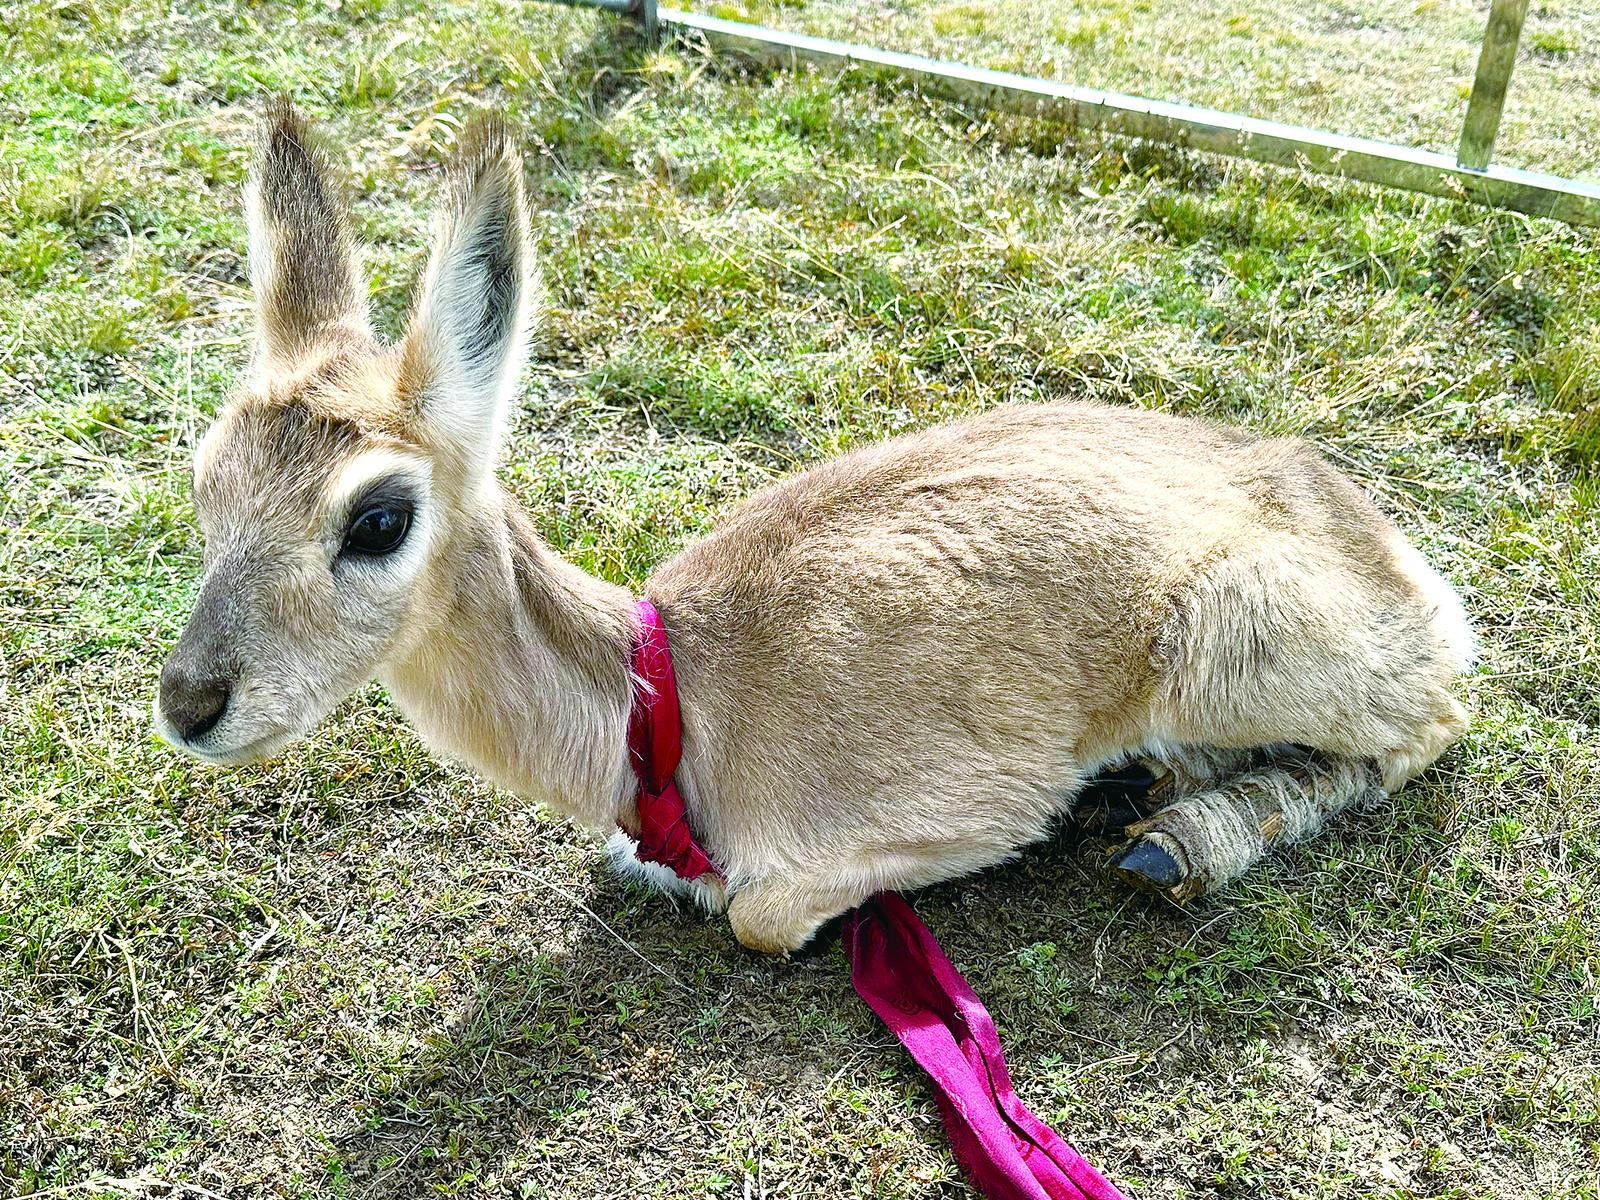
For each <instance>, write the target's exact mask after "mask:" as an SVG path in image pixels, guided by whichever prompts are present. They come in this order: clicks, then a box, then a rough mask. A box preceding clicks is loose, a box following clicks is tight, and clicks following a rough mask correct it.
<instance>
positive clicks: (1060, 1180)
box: [840, 892, 1126, 1200]
mask: <svg viewBox="0 0 1600 1200" xmlns="http://www.w3.org/2000/svg"><path fill="white" fill-rule="evenodd" d="M840 940H841V941H842V942H843V943H844V952H845V955H846V957H848V958H849V960H850V979H851V982H852V983H854V984H855V987H856V991H857V992H859V993H860V994H861V998H862V999H863V1000H865V1001H866V1002H867V1004H868V1006H869V1007H870V1008H871V1009H872V1011H873V1012H875V1013H877V1014H878V1016H879V1017H880V1018H882V1020H883V1023H884V1024H885V1025H887V1026H888V1027H889V1028H890V1030H891V1031H893V1033H894V1035H895V1037H897V1038H899V1039H900V1043H901V1045H903V1046H904V1047H905V1048H906V1049H907V1050H908V1051H909V1052H910V1054H911V1057H912V1058H914V1059H916V1060H917V1064H918V1065H919V1066H920V1067H921V1068H922V1069H923V1070H924V1071H926V1072H927V1073H928V1078H929V1080H930V1081H931V1082H932V1083H933V1086H934V1091H935V1092H936V1094H937V1096H938V1100H939V1108H940V1110H941V1111H942V1112H943V1113H944V1126H945V1131H946V1133H948V1134H949V1136H950V1146H951V1149H952V1150H954V1151H955V1155H956V1159H957V1161H958V1162H960V1163H961V1165H962V1166H963V1167H964V1168H965V1169H966V1171H967V1174H968V1175H969V1176H971V1178H972V1182H973V1183H974V1184H975V1185H976V1186H977V1189H978V1190H979V1191H980V1192H982V1193H983V1194H984V1195H985V1196H988V1197H989V1198H990V1200H1126V1198H1125V1197H1124V1196H1123V1194H1122V1193H1121V1192H1119V1191H1118V1190H1117V1189H1116V1187H1115V1186H1113V1185H1112V1184H1111V1183H1110V1182H1109V1181H1108V1180H1107V1179H1106V1178H1105V1176H1103V1175H1101V1174H1100V1172H1099V1171H1096V1170H1095V1169H1094V1168H1093V1167H1092V1166H1090V1165H1089V1163H1088V1161H1087V1160H1086V1159H1085V1158H1084V1157H1083V1155H1081V1154H1079V1153H1078V1152H1077V1151H1076V1150H1074V1149H1073V1148H1072V1147H1071V1146H1069V1145H1067V1143H1066V1142H1065V1141H1063V1140H1062V1139H1061V1137H1060V1135H1059V1134H1057V1133H1056V1132H1055V1130H1053V1129H1051V1128H1050V1126H1048V1125H1046V1124H1045V1123H1044V1122H1043V1121H1041V1120H1040V1119H1039V1118H1038V1117H1036V1116H1034V1115H1033V1113H1032V1112H1030V1111H1029V1110H1028V1108H1027V1106H1026V1105H1024V1104H1023V1103H1022V1101H1021V1100H1019V1099H1017V1094H1016V1092H1014V1091H1012V1090H1011V1074H1010V1072H1009V1071H1007V1070H1006V1059H1005V1055H1004V1054H1003V1053H1002V1052H1001V1050H1000V1038H999V1036H998V1035H997V1034H996V1033H995V1028H994V1021H993V1020H992V1019H991V1018H990V1016H989V1010H988V1009H986V1008H984V1006H983V1003H982V1001H980V1000H979V999H978V997H977V994H976V993H974V992H973V990H972V988H971V986H970V985H969V984H968V983H967V981H966V980H965V979H963V978H962V977H961V973H960V972H959V971H957V970H956V969H955V967H954V966H952V965H951V963H950V960H949V959H948V958H946V957H945V956H944V951H942V950H940V949H939V943H938V942H936V941H935V940H934V938H933V934H932V933H930V932H929V931H928V927H927V926H926V925H924V924H923V923H922V919H921V918H920V917H918V916H917V914H916V913H915V912H913V911H912V909H911V906H910V905H909V904H907V903H906V902H905V901H904V900H902V899H901V898H900V896H898V895H897V894H896V893H894V892H883V893H880V894H879V895H877V896H874V897H872V899H870V900H868V901H867V902H866V903H865V904H863V905H862V906H861V907H860V908H857V909H855V910H854V911H852V912H851V913H850V914H849V915H848V916H846V917H845V919H844V929H843V931H842V932H841V934H840Z"/></svg>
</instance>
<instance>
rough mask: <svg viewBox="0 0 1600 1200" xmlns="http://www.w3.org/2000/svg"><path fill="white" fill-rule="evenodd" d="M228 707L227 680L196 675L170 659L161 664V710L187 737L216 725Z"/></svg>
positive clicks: (190, 740)
mask: <svg viewBox="0 0 1600 1200" xmlns="http://www.w3.org/2000/svg"><path fill="white" fill-rule="evenodd" d="M227 708H228V681H227V680H225V679H216V678H201V677H197V676H195V675H193V674H191V673H190V672H189V671H187V670H185V669H184V668H183V666H182V665H181V664H179V663H176V662H173V661H170V660H169V661H168V663H167V665H166V666H164V667H163V668H161V712H162V715H164V716H165V717H166V718H167V720H168V721H171V722H172V725H173V728H175V729H176V730H177V731H178V733H179V734H180V735H181V736H182V737H183V740H184V741H186V742H192V741H194V739H195V738H197V737H201V736H203V735H204V734H205V733H206V732H207V731H209V730H211V729H213V728H215V727H216V724H217V722H218V721H220V720H222V714H223V713H224V712H226V711H227Z"/></svg>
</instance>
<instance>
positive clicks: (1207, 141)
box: [559, 0, 1600, 225]
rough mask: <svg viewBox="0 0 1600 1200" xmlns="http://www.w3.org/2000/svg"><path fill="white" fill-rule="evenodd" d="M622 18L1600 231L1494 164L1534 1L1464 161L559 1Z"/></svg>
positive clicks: (723, 25)
mask: <svg viewBox="0 0 1600 1200" xmlns="http://www.w3.org/2000/svg"><path fill="white" fill-rule="evenodd" d="M559 2H561V3H566V4H577V5H592V6H594V7H600V8H606V9H609V10H611V11H613V12H619V13H622V14H624V15H625V16H627V17H628V18H630V19H632V20H635V21H637V22H638V23H639V24H640V25H641V26H642V28H643V31H644V33H645V36H646V37H649V38H651V39H652V40H653V39H654V38H656V37H657V36H658V34H659V33H671V34H674V35H677V36H684V37H699V38H704V39H705V41H706V42H708V43H709V44H710V45H711V46H712V47H713V48H714V49H719V50H732V51H735V52H738V53H741V54H744V55H747V56H750V57H753V58H756V59H758V60H760V61H762V62H765V63H768V64H771V65H774V66H780V67H793V66H795V65H797V64H798V63H801V62H812V63H823V64H832V65H850V64H860V65H863V66H868V67H873V68H877V69H880V70H884V71H888V72H892V73H894V74H896V75H899V76H901V77H904V78H907V79H911V80H915V81H916V82H918V83H919V84H921V85H922V87H923V88H924V89H925V90H927V91H928V92H930V93H935V94H938V95H942V96H946V97H948V98H951V99H954V100H960V101H964V102H969V103H976V104H982V105H985V106H987V107H991V108H998V109H1007V110H1011V111H1015V112H1024V113H1030V114H1036V115H1040V116H1046V117H1050V118H1052V119H1055V120H1059V121H1063V122H1065V123H1067V124H1069V125H1073V126H1076V127H1078V128H1082V129H1102V130H1108V131H1110V132H1113V133H1120V134H1126V135H1128V136H1130V137H1140V138H1146V139H1148V140H1150V141H1158V142H1167V143H1170V144H1173V145H1178V146H1188V147H1192V148H1194V149H1197V150H1207V151H1211V152H1213V153H1217V154H1229V155H1233V156H1235V157H1237V158H1248V159H1254V160H1255V161H1257V162H1266V163H1274V164H1277V165H1280V166H1289V167H1298V168H1301V169H1303V170H1307V171H1316V172H1319V173H1321V174H1325V175H1340V176H1344V177H1346V178H1351V179H1361V180H1365V181H1367V182H1369V183H1378V184H1384V185H1386V186H1388V187H1395V188H1404V189H1406V190H1408V191H1413V192H1425V193H1428V194H1430V195H1435V196H1446V197H1451V198H1454V199H1459V200H1468V201H1471V202H1473V203H1476V204H1483V205H1488V206H1489V207H1492V208H1505V209H1513V210H1515V211H1517V212H1524V213H1530V214H1532V215H1534V216H1540V217H1553V218H1556V219H1558V220H1562V221H1568V222H1571V223H1573V224H1577V225H1600V185H1596V184H1592V183H1586V182H1583V181H1581V180H1576V179H1564V178H1562V177H1561V176H1559V175H1545V174H1541V173H1539V172H1535V171H1520V170H1517V169H1516V168H1514V167H1502V166H1498V165H1494V164H1492V163H1491V162H1490V158H1491V155H1492V154H1493V150H1494V140H1495V135H1496V133H1497V132H1498V130H1499V127H1500V115H1501V112H1502V110H1503V108H1504V105H1505V97H1506V89H1507V86H1508V85H1509V83H1510V79H1511V69H1512V65H1513V63H1514V61H1515V58H1516V51H1517V42H1518V39H1519V37H1520V35H1521V32H1522V22H1523V19H1524V17H1525V16H1526V15H1527V10H1528V0H1492V9H1491V12H1490V16H1489V25H1488V29H1487V30H1486V31H1485V34H1484V40H1483V50H1482V52H1481V54H1480V55H1479V59H1478V69H1477V74H1476V76H1475V78H1474V80H1473V86H1472V98H1471V100H1470V101H1469V102H1468V105H1467V117H1466V121H1465V124H1464V127H1463V129H1462V134H1461V145H1460V149H1459V151H1458V152H1457V155H1456V157H1455V158H1453V159H1452V158H1450V157H1449V156H1448V155H1444V154H1436V153H1434V152H1432V151H1429V150H1418V149H1415V148H1413V147H1409V146H1399V145H1394V144H1392V143H1389V142H1381V141H1374V140H1371V139H1368V138H1357V137H1348V136H1346V135H1344V134H1340V133H1329V132H1326V131H1324V130H1320V129H1308V128H1305V127H1302V126H1298V125H1284V124H1281V123H1279V122H1277V121H1263V120H1258V119H1257V118H1255V117H1244V116H1239V115H1238V114H1236V113H1227V112H1221V111H1219V110H1216V109H1210V108H1199V107H1196V106H1194V105H1189V104H1179V103H1174V102H1171V101H1165V100H1146V99H1142V98H1140V97H1138V96H1126V95H1122V94H1120V93H1117V92H1103V91H1098V90H1096V89H1094V88H1083V87H1076V86H1074V85H1072V84H1067V83H1055V82H1052V81H1050V80H1045V79H1034V78H1032V77H1030V76H1027V75H1015V74H1012V73H1010V72H1008V71H990V70H986V69H984V68H981V67H969V66H964V65H963V64H961V63H954V62H943V61H940V60H938V59H932V58H924V57H922V56H921V55H917V54H902V53H899V52H897V51H893V50H879V49H877V48H875V47H872V46H860V45H856V44H854V43H851V42H838V41H833V40H830V39H828V38H819V37H810V36H808V35H806V34H800V33H786V32H784V31H782V30H778V29H768V28H766V27H764V26H761V25H746V24H744V23H742V22H739V21H727V20H723V19H721V18H719V17H708V16H702V15H700V14H698V13H689V12H680V11H679V10H677V9H671V8H662V9H658V8H657V7H656V3H655V0H559Z"/></svg>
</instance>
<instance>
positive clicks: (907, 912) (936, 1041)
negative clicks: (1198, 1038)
mask: <svg viewBox="0 0 1600 1200" xmlns="http://www.w3.org/2000/svg"><path fill="white" fill-rule="evenodd" d="M633 674H634V679H635V681H636V682H635V686H634V695H633V711H632V712H631V713H629V715H628V755H629V758H630V759H631V760H632V762H633V770H634V774H635V775H636V776H638V779H639V804H638V809H639V833H638V836H637V839H636V840H637V842H638V845H637V847H636V848H635V854H637V856H638V857H639V858H640V859H642V860H644V861H645V862H652V863H660V864H661V865H662V866H665V867H670V868H671V869H672V870H673V871H675V872H677V874H678V877H679V878H681V879H698V878H700V876H702V875H705V874H707V873H708V872H709V873H712V874H716V873H717V869H716V867H715V866H713V865H712V863H711V859H710V858H709V857H708V856H707V855H706V853H705V851H704V850H702V849H701V848H700V846H699V844H698V843H697V842H696V841H695V840H694V832H693V831H692V830H691V829H690V828H689V820H688V817H687V815H686V814H685V813H684V809H683V797H682V796H681V795H679V794H678V787H677V784H676V783H674V782H673V773H674V772H675V771H676V770H677V769H678V760H679V758H680V757H681V756H682V754H683V725H682V717H681V714H680V713H679V711H678V682H677V679H676V677H675V676H674V675H673V673H672V652H671V650H670V649H669V648H668V646H667V631H666V628H665V627H664V626H663V625H662V623H661V614H660V613H658V612H657V611H656V608H655V605H653V604H651V603H650V601H648V600H641V601H639V640H638V642H637V644H636V645H635V647H634V654H633ZM625 832H627V831H625ZM841 938H842V940H843V942H844V950H845V954H846V956H847V957H848V958H849V959H850V974H851V982H853V983H854V984H855V988H856V991H857V992H859V993H860V994H861V998H862V999H863V1000H865V1001H866V1002H867V1004H868V1006H870V1007H871V1009H872V1011H873V1012H875V1013H877V1014H878V1016H879V1017H881V1018H882V1019H883V1023H884V1024H885V1025H887V1026H888V1027H889V1028H890V1030H892V1031H893V1032H894V1035H895V1036H896V1037H897V1038H899V1039H900V1042H901V1044H902V1045H903V1046H905V1048H906V1049H907V1050H908V1051H910V1053H911V1057H912V1058H914V1059H916V1060H917V1063H918V1065H919V1066H921V1067H922V1069H923V1070H924V1071H926V1072H927V1073H928V1078H929V1080H930V1081H931V1082H932V1083H933V1087H934V1091H935V1093H936V1094H937V1096H938V1100H939V1108H940V1110H941V1111H942V1112H943V1113H944V1125H945V1130H946V1132H947V1133H948V1134H949V1136H950V1145H951V1147H952V1148H953V1149H954V1151H955V1155H956V1158H957V1160H958V1161H959V1162H960V1163H961V1165H962V1167H964V1168H965V1169H966V1171H967V1174H968V1175H970V1176H971V1178H972V1182H973V1183H974V1184H975V1185H976V1186H977V1188H978V1190H979V1191H980V1192H982V1193H983V1194H984V1195H985V1196H987V1197H989V1200H1126V1198H1125V1197H1124V1196H1123V1194H1122V1193H1121V1192H1119V1191H1118V1190H1117V1189H1116V1188H1115V1187H1114V1186H1112V1185H1111V1184H1110V1183H1108V1182H1107V1181H1106V1179H1105V1177H1104V1176H1102V1175H1101V1174H1100V1172H1098V1171H1096V1170H1095V1169H1094V1168H1093V1167H1091V1166H1090V1165H1089V1164H1088V1163H1087V1162H1086V1161H1085V1160H1084V1158H1083V1156H1082V1155H1081V1154H1079V1153H1078V1152H1077V1151H1076V1150H1074V1149H1073V1148H1072V1147H1071V1146H1069V1145H1067V1143H1066V1142H1064V1141H1062V1140H1061V1138H1060V1137H1059V1136H1058V1135H1057V1134H1056V1132H1055V1131H1054V1130H1052V1129H1051V1128H1050V1127H1049V1126H1048V1125H1046V1124H1045V1123H1044V1122H1043V1121H1041V1120H1039V1118H1038V1117H1036V1116H1034V1115H1033V1113H1031V1112H1029V1111H1028V1109H1027V1108H1026V1107H1025V1106H1024V1105H1023V1103H1022V1101H1021V1100H1018V1099H1017V1094H1016V1093H1015V1092H1014V1091H1012V1090H1011V1076H1010V1073H1009V1072H1008V1071H1007V1070H1006V1060H1005V1055H1003V1054H1002V1053H1001V1051H1000V1038H999V1036H998V1035H997V1034H996V1033H995V1029H994V1021H992V1020H991V1019H990V1017H989V1012H988V1010H987V1009H985V1008H984V1007H983V1004H982V1003H981V1002H980V1001H979V1000H978V997H977V995H976V994H975V993H974V992H973V990H972V988H971V987H970V986H969V985H968V984H967V981H966V980H965V979H963V978H962V977H961V974H960V972H958V971H957V970H956V969H955V967H953V966H952V965H951V964H950V960H949V959H948V958H946V957H945V956H944V952H943V951H942V950H940V949H939V943H938V942H936V941H934V939H933V934H931V933H929V932H928V927H927V926H926V925H924V924H923V923H922V921H921V919H920V918H919V917H918V916H917V914H916V913H915V912H913V911H912V910H911V906H910V905H909V904H907V903H906V902H905V901H904V900H902V899H901V898H900V897H899V896H898V895H896V894H895V893H893V892H883V893H881V894H879V895H877V896H874V897H873V898H872V899H870V900H868V901H867V902H866V903H865V904H863V905H862V906H861V907H860V908H857V909H855V910H854V911H852V912H851V913H849V915H847V916H846V917H845V919H844V929H843V931H842V933H841Z"/></svg>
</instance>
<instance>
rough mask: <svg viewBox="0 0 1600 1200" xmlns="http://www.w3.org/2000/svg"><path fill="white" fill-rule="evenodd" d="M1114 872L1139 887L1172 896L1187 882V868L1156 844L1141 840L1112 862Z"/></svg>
mask: <svg viewBox="0 0 1600 1200" xmlns="http://www.w3.org/2000/svg"><path fill="white" fill-rule="evenodd" d="M1111 869H1112V870H1113V871H1115V872H1116V873H1117V874H1118V875H1121V876H1122V877H1123V878H1124V879H1126V880H1127V881H1128V882H1129V883H1131V884H1133V885H1134V886H1135V887H1141V888H1147V889H1149V890H1151V891H1159V892H1169V891H1171V889H1173V888H1175V887H1177V886H1178V885H1179V884H1180V883H1182V882H1183V868H1182V867H1180V866H1179V865H1178V860H1177V859H1175V858H1173V857H1172V855H1170V854H1168V853H1167V852H1166V851H1165V850H1163V849H1162V848H1161V847H1160V846H1158V845H1156V844H1155V843H1154V842H1151V841H1146V840H1145V839H1143V838H1141V839H1140V840H1138V841H1137V842H1134V843H1133V845H1131V846H1129V847H1128V848H1127V849H1126V850H1123V851H1121V852H1120V853H1119V854H1118V855H1117V856H1116V857H1115V858H1113V859H1112V860H1111Z"/></svg>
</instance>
